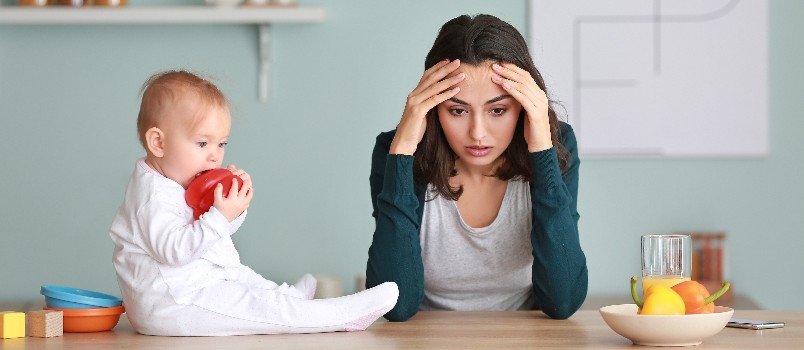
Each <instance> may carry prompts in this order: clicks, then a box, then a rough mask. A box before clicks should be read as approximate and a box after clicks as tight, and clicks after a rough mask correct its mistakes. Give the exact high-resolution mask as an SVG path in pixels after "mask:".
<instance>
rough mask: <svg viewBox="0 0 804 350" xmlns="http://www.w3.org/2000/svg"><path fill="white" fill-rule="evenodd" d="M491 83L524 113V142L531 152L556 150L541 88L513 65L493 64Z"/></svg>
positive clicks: (547, 103)
mask: <svg viewBox="0 0 804 350" xmlns="http://www.w3.org/2000/svg"><path fill="white" fill-rule="evenodd" d="M491 68H492V69H493V70H494V72H495V73H497V74H493V75H492V77H491V80H492V81H493V82H494V83H496V84H498V85H500V86H502V88H503V89H504V90H505V91H508V93H510V94H511V96H513V97H514V98H515V99H516V100H517V101H519V103H520V104H522V108H524V109H525V141H526V142H527V143H528V151H529V152H540V151H544V150H546V149H550V148H552V147H553V140H552V138H551V135H550V118H549V115H548V114H547V110H548V105H549V101H548V100H547V94H546V93H545V92H544V91H543V90H542V89H541V88H539V85H537V84H536V81H534V80H533V77H532V76H531V75H530V73H528V71H526V70H524V69H522V68H519V67H517V66H516V65H514V64H511V63H494V64H492V65H491Z"/></svg>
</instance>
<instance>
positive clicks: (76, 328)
mask: <svg viewBox="0 0 804 350" xmlns="http://www.w3.org/2000/svg"><path fill="white" fill-rule="evenodd" d="M44 309H45V310H56V311H61V312H63V313H64V331H65V332H71V333H86V332H103V331H108V330H111V329H112V328H114V327H115V326H117V322H118V321H120V315H121V314H123V312H125V309H124V308H123V307H122V306H115V307H100V308H92V309H63V308H56V307H47V306H45V307H44Z"/></svg>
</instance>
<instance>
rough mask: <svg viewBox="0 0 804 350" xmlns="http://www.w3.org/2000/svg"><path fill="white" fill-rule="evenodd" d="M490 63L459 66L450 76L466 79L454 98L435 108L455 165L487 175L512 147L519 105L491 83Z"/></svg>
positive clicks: (461, 83) (520, 107) (499, 87)
mask: <svg viewBox="0 0 804 350" xmlns="http://www.w3.org/2000/svg"><path fill="white" fill-rule="evenodd" d="M491 64H492V62H490V61H489V62H484V63H482V64H480V65H467V64H463V63H462V64H461V66H460V68H458V69H457V70H455V72H453V75H455V74H459V73H461V72H463V73H465V74H466V78H465V79H464V80H463V81H461V82H460V83H458V85H457V86H458V87H460V88H461V90H460V92H458V94H457V95H455V97H453V98H451V99H449V100H447V101H445V102H443V103H441V104H439V105H438V107H437V110H438V120H439V121H440V122H441V127H442V128H443V130H444V135H445V136H446V138H447V142H448V143H449V146H450V147H451V148H452V150H453V151H454V152H455V154H456V155H458V159H457V160H456V165H457V166H459V167H469V168H477V169H479V170H481V171H484V172H489V171H491V170H492V168H493V167H494V166H495V164H496V162H495V161H497V159H499V158H500V156H501V155H502V153H503V152H504V151H505V150H506V149H507V148H508V145H509V144H511V139H513V136H514V129H515V128H516V122H517V119H518V118H519V111H520V110H521V109H522V105H520V104H519V102H518V101H516V99H514V98H513V97H512V96H511V95H509V94H508V93H507V92H506V91H505V90H503V88H502V87H501V86H500V85H498V84H496V83H494V82H493V81H491V77H492V76H493V75H494V74H495V73H494V72H493V71H492V69H491Z"/></svg>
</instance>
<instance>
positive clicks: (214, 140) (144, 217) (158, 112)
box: [109, 71, 399, 336]
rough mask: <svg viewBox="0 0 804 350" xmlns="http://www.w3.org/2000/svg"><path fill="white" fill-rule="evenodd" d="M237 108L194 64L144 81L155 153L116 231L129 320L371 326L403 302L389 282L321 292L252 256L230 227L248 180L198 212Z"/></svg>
mask: <svg viewBox="0 0 804 350" xmlns="http://www.w3.org/2000/svg"><path fill="white" fill-rule="evenodd" d="M230 127H231V116H230V114H229V107H228V102H227V101H226V98H225V97H224V96H223V94H222V93H221V92H220V91H219V90H218V88H217V87H215V85H213V84H212V83H210V82H208V81H206V80H204V79H202V78H199V77H198V76H196V75H193V74H191V73H188V72H183V71H181V72H175V71H171V72H164V73H160V74H157V75H154V76H153V77H151V78H150V79H149V80H148V81H146V83H145V85H144V87H143V93H142V103H141V105H140V113H139V117H138V120H137V131H138V133H139V137H140V142H141V143H142V146H143V147H144V148H145V151H146V156H145V158H142V159H140V160H138V161H137V163H136V165H135V167H134V173H133V174H132V175H131V178H130V179H129V183H128V188H127V189H126V194H125V198H124V200H123V204H122V205H121V206H120V209H119V210H118V212H117V214H116V216H115V218H114V221H113V222H112V226H111V228H110V230H109V235H110V236H111V238H112V241H113V242H114V244H115V250H114V256H113V261H114V267H115V269H116V271H117V279H118V284H119V285H120V289H121V292H122V295H123V300H124V305H125V307H126V312H127V314H128V318H129V321H130V322H131V325H132V326H133V327H134V329H135V330H136V331H137V332H139V333H142V334H148V335H166V336H222V335H245V334H272V333H316V332H333V331H356V330H364V329H366V328H367V327H368V326H369V325H371V324H372V323H373V322H374V321H375V320H377V319H378V318H379V317H381V316H382V315H384V314H385V313H386V312H387V311H388V310H390V309H391V308H392V307H393V306H394V304H396V300H397V297H398V295H399V291H398V289H397V286H396V284H394V283H392V282H389V283H385V284H382V285H379V286H377V287H374V288H371V289H368V290H365V291H362V292H360V293H357V294H353V295H348V296H344V297H340V298H333V299H313V294H314V293H315V288H316V281H315V279H314V278H313V277H312V276H310V275H309V274H308V275H305V276H303V277H302V278H301V279H300V280H299V281H298V282H297V283H296V284H295V285H287V284H282V285H277V284H276V283H274V282H271V281H269V280H266V279H265V278H263V277H262V276H261V275H259V274H257V273H256V272H254V271H253V270H252V269H250V268H249V267H248V266H245V265H243V264H241V263H240V256H239V255H238V253H237V250H236V249H235V246H234V244H233V243H232V239H231V237H230V236H231V235H232V234H234V233H235V231H237V229H238V228H239V227H240V225H241V224H242V223H243V220H244V219H245V217H246V213H247V210H246V209H247V208H248V206H249V203H250V202H251V199H252V197H253V196H254V189H253V188H252V187H251V186H252V184H251V177H250V176H249V174H248V173H247V172H245V171H243V170H242V169H238V168H236V167H235V166H233V165H230V166H229V167H228V169H229V170H231V171H232V172H233V173H234V174H235V175H238V176H239V177H240V178H241V179H242V180H243V183H242V184H237V183H234V184H233V186H232V188H231V190H230V191H229V192H228V193H226V194H224V193H223V190H222V186H221V185H220V184H218V185H217V187H216V188H215V192H214V203H213V206H212V207H211V208H210V209H209V211H208V212H206V213H204V214H202V215H201V216H200V218H199V219H198V220H194V219H193V211H192V209H190V207H189V206H188V205H187V203H186V202H185V197H184V196H185V190H186V189H187V187H188V186H189V185H190V183H191V182H192V181H193V179H194V178H195V177H196V176H197V175H198V174H200V173H201V172H203V171H205V170H209V169H214V168H219V167H220V166H221V163H222V162H223V155H224V150H225V146H226V143H227V139H228V137H229V130H230Z"/></svg>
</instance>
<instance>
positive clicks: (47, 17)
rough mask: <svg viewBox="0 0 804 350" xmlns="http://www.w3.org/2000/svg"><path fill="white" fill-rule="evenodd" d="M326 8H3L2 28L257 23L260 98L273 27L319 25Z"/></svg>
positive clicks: (266, 88) (265, 95) (264, 94)
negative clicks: (298, 24) (279, 25)
mask: <svg viewBox="0 0 804 350" xmlns="http://www.w3.org/2000/svg"><path fill="white" fill-rule="evenodd" d="M324 17H325V16H324V9H323V8H321V7H313V6H293V7H271V6H267V7H211V6H142V7H137V6H129V7H120V8H114V7H78V8H73V7H45V8H32V7H16V6H0V25H117V24H256V25H257V29H258V36H259V41H258V45H259V50H258V54H259V62H260V69H259V71H260V72H259V97H260V100H261V101H263V102H266V101H268V97H269V95H270V92H269V86H270V84H269V82H270V68H271V55H270V54H271V24H274V23H276V24H280V23H282V24H285V23H287V24H291V23H318V22H323V21H324Z"/></svg>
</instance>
